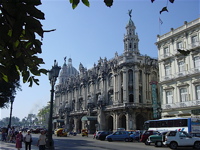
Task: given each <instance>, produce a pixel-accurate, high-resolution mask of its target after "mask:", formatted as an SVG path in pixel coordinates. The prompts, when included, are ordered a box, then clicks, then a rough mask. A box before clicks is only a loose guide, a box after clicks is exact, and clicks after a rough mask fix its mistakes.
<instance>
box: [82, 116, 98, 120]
mask: <svg viewBox="0 0 200 150" xmlns="http://www.w3.org/2000/svg"><path fill="white" fill-rule="evenodd" d="M95 120H97V116H83V117H82V118H81V121H95Z"/></svg>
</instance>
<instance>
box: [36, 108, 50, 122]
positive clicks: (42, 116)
mask: <svg viewBox="0 0 200 150" xmlns="http://www.w3.org/2000/svg"><path fill="white" fill-rule="evenodd" d="M49 111H50V105H47V106H45V107H44V108H42V109H40V110H39V112H38V114H37V116H38V118H39V119H38V121H39V122H40V123H41V124H43V125H46V124H47V119H48V115H49Z"/></svg>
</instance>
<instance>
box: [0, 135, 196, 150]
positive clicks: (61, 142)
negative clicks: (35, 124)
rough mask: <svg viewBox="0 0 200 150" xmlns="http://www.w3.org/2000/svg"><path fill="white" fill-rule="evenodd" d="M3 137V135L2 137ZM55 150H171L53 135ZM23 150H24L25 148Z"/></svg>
mask: <svg viewBox="0 0 200 150" xmlns="http://www.w3.org/2000/svg"><path fill="white" fill-rule="evenodd" d="M0 136H1V135H0ZM32 137H33V143H32V149H33V150H36V149H39V148H38V147H37V146H36V143H37V140H38V137H39V134H32ZM53 139H54V145H55V150H170V149H169V148H168V147H155V146H154V145H153V144H152V145H150V146H146V145H145V144H144V143H141V142H137V141H135V142H119V141H118V142H116V141H115V142H108V141H100V140H96V139H93V135H89V137H82V136H81V135H79V134H78V135H77V136H68V137H56V136H54V135H53ZM14 149H16V148H15V144H14V143H5V142H0V150H14ZM192 149H193V148H186V147H179V148H178V149H177V150H192ZM21 150H24V146H23V148H22V149H21Z"/></svg>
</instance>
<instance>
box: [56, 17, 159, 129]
mask: <svg viewBox="0 0 200 150" xmlns="http://www.w3.org/2000/svg"><path fill="white" fill-rule="evenodd" d="M135 29H136V27H135V25H134V23H133V21H132V19H131V15H130V19H129V21H128V24H127V25H126V34H125V35H124V39H123V42H124V51H123V54H122V55H118V53H115V56H114V58H113V59H110V60H107V58H104V59H102V58H100V59H99V60H98V63H97V64H94V66H93V68H91V69H87V68H85V67H84V66H83V65H82V64H81V63H80V65H79V70H76V69H75V68H74V67H73V66H72V59H71V58H69V60H68V64H67V63H66V60H65V62H64V65H63V67H62V70H61V72H60V76H59V84H58V85H57V86H56V92H55V104H54V106H55V108H54V121H55V122H54V126H55V127H56V126H62V125H64V126H65V127H66V128H67V129H68V130H75V131H77V132H80V131H81V129H83V128H87V129H88V130H89V131H90V133H94V132H95V130H96V129H98V130H113V131H115V130H116V129H117V128H125V129H126V130H130V129H142V128H143V123H144V121H145V120H148V119H152V118H153V114H154V116H155V113H156V109H157V107H158V106H157V104H158V103H159V102H157V95H158V88H157V86H156V83H157V80H158V63H157V59H154V58H150V57H149V56H147V55H141V54H140V51H139V47H138V45H139V38H138V35H137V33H136V32H135ZM152 85H154V90H152V88H153V86H152ZM153 95H154V96H153ZM152 98H153V99H154V102H152ZM152 104H154V107H155V108H156V109H153V106H152ZM153 112H154V113H153Z"/></svg>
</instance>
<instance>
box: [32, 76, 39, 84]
mask: <svg viewBox="0 0 200 150" xmlns="http://www.w3.org/2000/svg"><path fill="white" fill-rule="evenodd" d="M33 81H34V82H35V84H37V85H39V83H38V82H39V80H38V79H35V78H34V77H33Z"/></svg>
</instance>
